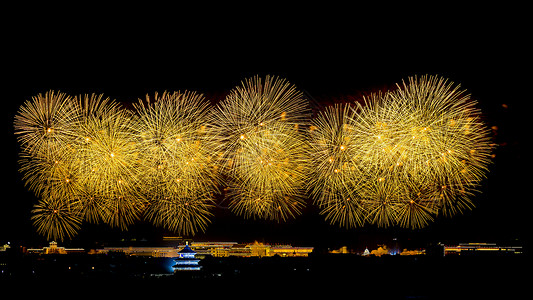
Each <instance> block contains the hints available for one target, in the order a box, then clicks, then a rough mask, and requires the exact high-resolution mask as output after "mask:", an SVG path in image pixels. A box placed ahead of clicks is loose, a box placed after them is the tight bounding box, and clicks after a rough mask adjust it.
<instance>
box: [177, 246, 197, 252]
mask: <svg viewBox="0 0 533 300" xmlns="http://www.w3.org/2000/svg"><path fill="white" fill-rule="evenodd" d="M179 253H196V251H194V250H192V249H191V247H189V245H185V247H183V249H181V251H180V252H179Z"/></svg>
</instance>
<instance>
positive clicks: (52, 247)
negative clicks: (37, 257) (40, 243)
mask: <svg viewBox="0 0 533 300" xmlns="http://www.w3.org/2000/svg"><path fill="white" fill-rule="evenodd" d="M27 251H28V253H35V254H73V253H85V249H83V248H65V247H58V246H57V242H55V241H52V242H50V244H49V245H48V247H43V248H40V249H39V248H35V249H28V250H27Z"/></svg>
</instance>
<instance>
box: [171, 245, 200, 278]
mask: <svg viewBox="0 0 533 300" xmlns="http://www.w3.org/2000/svg"><path fill="white" fill-rule="evenodd" d="M195 255H196V251H194V250H192V249H191V247H189V245H185V247H183V249H182V250H181V251H180V252H178V257H177V258H176V259H175V260H174V261H175V262H176V264H175V265H174V266H172V268H174V272H176V271H198V270H200V269H201V268H202V267H201V266H199V265H198V262H199V261H200V260H199V259H196V258H195Z"/></svg>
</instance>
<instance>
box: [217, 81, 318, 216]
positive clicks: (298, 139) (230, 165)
mask: <svg viewBox="0 0 533 300" xmlns="http://www.w3.org/2000/svg"><path fill="white" fill-rule="evenodd" d="M308 115H309V114H308V110H307V102H306V101H305V99H304V97H303V94H302V93H301V92H300V91H298V90H297V89H296V87H295V86H294V85H292V84H290V83H289V82H288V81H286V80H284V79H279V78H276V77H271V76H266V77H265V78H261V77H253V78H250V79H246V80H245V81H243V82H242V84H241V86H237V87H235V88H234V89H233V90H232V91H230V93H229V95H228V96H227V97H226V99H224V101H222V102H221V103H219V105H218V106H217V107H216V109H215V111H214V113H213V115H212V116H213V120H212V121H211V122H210V123H211V124H215V126H214V132H215V133H216V137H217V138H218V139H219V140H220V141H221V148H220V151H219V152H220V153H222V154H223V155H222V156H220V164H221V166H222V167H223V168H222V170H223V172H224V173H225V174H226V176H227V177H228V179H229V182H231V183H232V189H231V190H230V192H229V193H228V194H227V196H228V197H229V198H230V199H231V202H230V209H231V210H232V211H234V212H235V213H237V214H239V215H243V216H245V217H253V218H261V219H270V220H277V221H281V220H285V219H287V218H289V217H294V216H295V215H297V214H299V213H300V209H301V207H302V206H303V204H304V201H303V199H304V198H305V195H304V186H305V180H306V176H307V165H308V164H307V160H306V154H307V152H306V143H305V137H304V131H303V130H300V129H299V128H300V127H299V126H298V125H299V124H300V123H303V121H304V120H305V119H306V118H307V116H308ZM258 124H259V126H258ZM235 141H238V142H235ZM258 158H259V159H258ZM277 162H281V163H277ZM257 199H259V200H257Z"/></svg>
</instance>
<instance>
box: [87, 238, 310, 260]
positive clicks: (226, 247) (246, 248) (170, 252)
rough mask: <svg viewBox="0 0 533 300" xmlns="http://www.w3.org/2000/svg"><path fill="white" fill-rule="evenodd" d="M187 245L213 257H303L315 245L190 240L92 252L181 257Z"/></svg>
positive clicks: (198, 253)
mask: <svg viewBox="0 0 533 300" xmlns="http://www.w3.org/2000/svg"><path fill="white" fill-rule="evenodd" d="M185 246H187V247H189V248H190V249H191V250H193V251H195V252H196V254H197V255H201V256H205V255H210V256H213V257H229V256H237V257H269V256H274V255H279V256H282V257H301V256H308V255H309V253H311V252H313V247H293V246H291V245H269V244H263V243H259V242H257V241H256V242H254V243H249V244H248V243H236V242H188V244H187V245H178V246H177V247H104V248H103V249H96V250H94V251H91V253H94V254H106V253H109V252H122V253H124V254H126V255H129V256H151V257H179V253H180V250H182V249H183V248H184V247H185ZM200 258H201V257H200Z"/></svg>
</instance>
